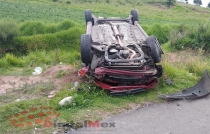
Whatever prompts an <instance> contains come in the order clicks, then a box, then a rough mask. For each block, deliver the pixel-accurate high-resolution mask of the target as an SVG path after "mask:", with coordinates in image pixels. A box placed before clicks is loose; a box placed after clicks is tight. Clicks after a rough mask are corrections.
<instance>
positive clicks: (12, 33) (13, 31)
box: [0, 20, 19, 44]
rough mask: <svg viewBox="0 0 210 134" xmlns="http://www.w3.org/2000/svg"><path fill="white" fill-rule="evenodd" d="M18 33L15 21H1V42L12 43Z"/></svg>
mask: <svg viewBox="0 0 210 134" xmlns="http://www.w3.org/2000/svg"><path fill="white" fill-rule="evenodd" d="M18 34H19V30H18V27H17V25H16V24H15V23H14V22H13V21H11V20H5V21H0V44H8V43H10V42H11V41H12V40H13V38H14V37H16V36H18Z"/></svg>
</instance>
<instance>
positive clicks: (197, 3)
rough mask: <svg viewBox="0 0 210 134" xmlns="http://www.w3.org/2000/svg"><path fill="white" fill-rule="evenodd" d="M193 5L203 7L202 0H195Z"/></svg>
mask: <svg viewBox="0 0 210 134" xmlns="http://www.w3.org/2000/svg"><path fill="white" fill-rule="evenodd" d="M193 3H194V4H195V5H199V6H200V5H202V0H193Z"/></svg>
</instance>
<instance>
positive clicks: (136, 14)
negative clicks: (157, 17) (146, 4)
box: [131, 9, 139, 25]
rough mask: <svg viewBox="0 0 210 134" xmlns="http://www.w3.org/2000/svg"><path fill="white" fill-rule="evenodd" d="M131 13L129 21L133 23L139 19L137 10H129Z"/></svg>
mask: <svg viewBox="0 0 210 134" xmlns="http://www.w3.org/2000/svg"><path fill="white" fill-rule="evenodd" d="M131 15H132V18H131V21H132V24H133V25H134V22H135V21H139V14H138V11H137V10H135V9H133V10H131Z"/></svg>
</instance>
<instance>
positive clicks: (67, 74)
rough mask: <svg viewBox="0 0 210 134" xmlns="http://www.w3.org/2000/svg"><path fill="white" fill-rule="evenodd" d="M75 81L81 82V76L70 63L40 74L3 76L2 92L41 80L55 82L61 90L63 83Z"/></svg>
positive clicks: (56, 86)
mask: <svg viewBox="0 0 210 134" xmlns="http://www.w3.org/2000/svg"><path fill="white" fill-rule="evenodd" d="M75 81H77V82H80V81H81V78H80V77H79V76H78V75H77V72H76V71H75V69H74V67H72V66H69V65H57V66H53V67H51V68H48V69H47V70H46V71H45V72H43V73H42V74H40V75H38V76H1V77H0V94H3V93H6V92H7V91H12V90H15V89H18V88H21V87H23V86H24V85H33V84H36V83H39V82H42V83H49V82H53V83H54V85H55V90H59V89H61V88H62V86H63V85H65V84H68V83H71V82H75Z"/></svg>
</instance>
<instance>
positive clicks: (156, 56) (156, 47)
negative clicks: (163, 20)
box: [146, 36, 163, 63]
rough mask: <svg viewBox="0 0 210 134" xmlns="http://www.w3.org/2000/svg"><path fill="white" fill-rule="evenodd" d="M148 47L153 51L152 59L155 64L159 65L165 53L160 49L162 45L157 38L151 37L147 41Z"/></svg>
mask: <svg viewBox="0 0 210 134" xmlns="http://www.w3.org/2000/svg"><path fill="white" fill-rule="evenodd" d="M146 43H147V45H148V46H149V47H150V49H151V57H152V59H153V60H154V62H155V63H159V62H160V61H161V54H163V51H162V49H161V47H160V44H159V42H158V40H157V38H156V37H155V36H149V37H148V38H147V39H146Z"/></svg>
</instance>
